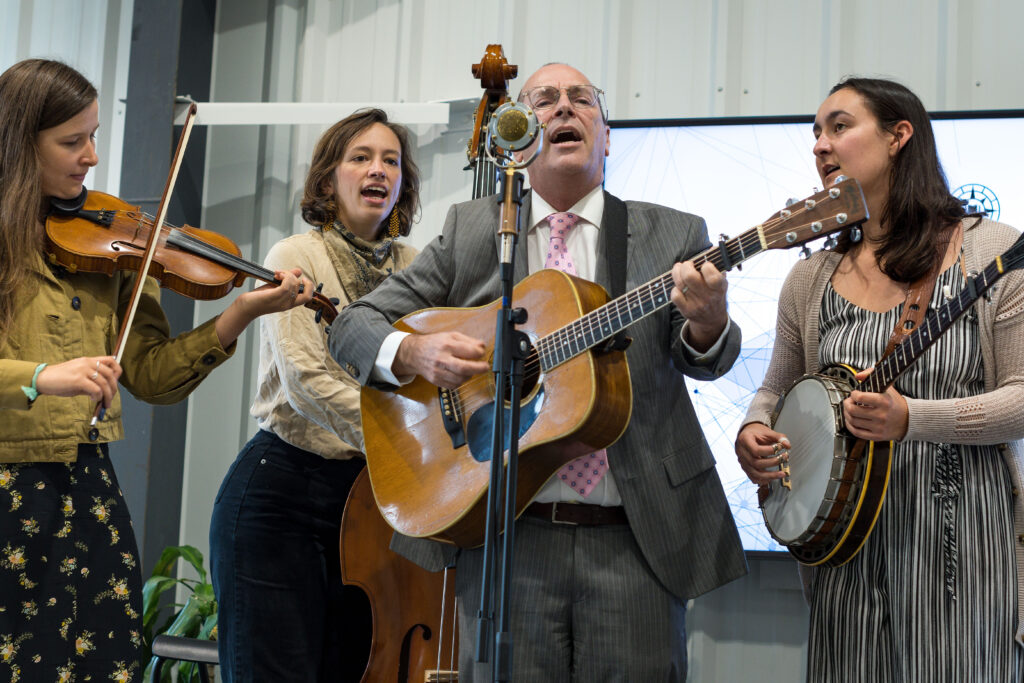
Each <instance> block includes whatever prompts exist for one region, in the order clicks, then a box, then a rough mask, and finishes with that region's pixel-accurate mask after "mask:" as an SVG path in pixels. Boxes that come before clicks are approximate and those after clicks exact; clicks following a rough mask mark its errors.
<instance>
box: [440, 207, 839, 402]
mask: <svg viewBox="0 0 1024 683" xmlns="http://www.w3.org/2000/svg"><path fill="white" fill-rule="evenodd" d="M823 201H824V200H823ZM822 205H823V202H819V203H818V205H817V206H816V207H815V209H813V211H814V212H815V213H818V212H820V210H821V209H820V207H821V206H822ZM808 211H812V210H811V209H807V208H806V203H801V204H800V207H799V208H797V209H795V210H792V209H791V210H790V215H789V216H786V217H785V218H783V217H781V216H780V217H775V216H773V217H772V218H769V219H768V220H767V221H765V222H764V223H763V224H761V225H760V226H758V227H755V228H752V229H750V230H747V231H745V232H744V233H741V234H740V235H738V236H736V237H734V238H732V239H729V240H725V246H726V249H725V251H726V253H727V254H728V255H729V262H730V263H731V264H738V263H741V262H743V261H745V260H747V259H748V258H750V257H752V256H756V255H757V254H759V253H761V252H762V251H766V250H767V249H773V248H778V245H780V244H782V242H783V241H785V240H786V237H785V236H786V234H787V233H788V232H791V230H785V229H783V230H779V229H778V226H779V224H783V225H785V224H788V223H790V222H793V221H794V219H796V218H797V217H799V216H802V214H804V213H807V212H808ZM834 219H835V216H832V217H830V218H828V219H824V220H834ZM824 220H823V221H822V222H824ZM806 225H810V224H809V223H807V224H806ZM837 227H841V226H837ZM758 229H760V230H761V234H763V235H764V240H765V245H766V247H764V248H762V247H761V239H760V236H759V235H758V232H757V231H758ZM835 231H836V230H835V229H833V230H830V231H828V232H822V233H821V234H820V235H815V236H814V237H812V238H810V239H803V240H794V241H793V242H789V243H787V244H785V245H784V246H785V248H789V247H795V246H799V245H801V244H803V243H804V242H807V241H810V240H811V239H817V238H818V237H824V236H826V235H827V234H830V233H831V232H835ZM744 247H746V248H744ZM720 256H721V247H720V246H719V247H712V248H711V249H708V250H707V251H705V252H702V253H701V254H698V255H697V256H695V257H694V258H692V259H690V261H691V262H693V263H694V264H695V265H697V266H698V267H699V266H701V265H703V264H704V263H707V262H708V261H716V260H717V262H716V264H715V265H716V266H718V265H719V264H721V265H724V261H723V260H722V259H721V258H720ZM716 257H718V258H717V259H716ZM671 282H672V273H671V271H669V272H668V273H665V274H662V275H660V276H658V277H656V278H654V279H652V280H650V281H649V282H647V283H645V284H643V285H640V286H639V287H637V288H635V289H634V290H632V291H631V292H628V293H626V294H623V295H622V296H619V297H617V298H616V299H614V300H612V301H610V302H608V303H606V304H604V305H602V306H600V307H599V308H597V309H594V310H593V311H590V312H588V313H586V314H585V315H583V316H582V317H580V318H578V319H577V320H575V321H573V322H572V323H570V324H568V325H566V326H564V327H562V328H560V329H558V330H555V331H553V332H551V333H550V334H547V335H545V336H544V337H542V338H541V339H539V340H537V342H536V343H535V344H534V348H535V349H537V352H536V353H535V354H532V355H531V358H530V359H529V360H527V361H526V363H525V364H524V374H526V375H527V376H530V375H531V374H539V372H538V367H537V366H538V365H541V364H542V357H543V356H549V355H551V354H552V349H556V348H565V347H566V346H567V345H569V344H571V343H572V342H573V341H574V340H577V341H578V340H579V339H580V336H581V334H580V333H577V334H571V330H572V329H576V328H582V327H584V326H589V328H588V329H589V330H591V331H593V330H594V329H595V325H594V324H593V321H595V320H597V319H600V318H601V317H602V316H603V317H605V318H608V317H609V316H608V314H607V312H608V311H610V310H612V309H616V310H621V307H622V305H623V304H626V305H627V306H628V305H629V302H630V301H635V302H636V303H635V304H634V307H635V306H636V305H639V307H640V308H641V309H643V308H645V307H646V306H652V305H654V303H655V301H656V299H657V296H658V295H657V294H656V293H655V292H654V289H653V288H654V287H657V286H659V285H660V287H661V289H662V291H665V290H666V288H668V291H671V287H670V286H669V283H671ZM631 295H632V296H631ZM662 296H664V295H662ZM667 301H668V300H667V299H666V300H665V301H662V302H660V303H659V304H658V305H657V306H655V307H653V308H652V309H651V310H649V311H646V312H644V313H643V315H641V316H640V317H639V318H633V319H631V320H630V322H629V323H628V324H627V325H626V326H628V325H632V324H633V323H635V322H636V321H638V320H641V319H643V318H644V317H647V316H648V315H650V314H652V313H654V312H655V311H656V310H658V309H660V308H661V307H663V306H664V305H666V303H667ZM627 310H628V308H627ZM617 317H618V318H619V319H620V321H621V313H619V314H618V315H617ZM626 326H623V327H622V328H620V329H624V328H625V327H626ZM610 336H612V335H610V334H609V335H608V337H610ZM605 338H607V337H605ZM596 343H597V342H595V343H594V344H589V345H587V346H585V347H583V348H579V344H577V350H576V351H575V352H574V353H571V354H570V355H569V356H568V357H566V358H563V359H562V360H561V361H559V362H558V363H555V364H553V365H551V366H550V367H549V368H548V369H549V370H551V369H554V368H555V367H558V365H561V364H562V363H564V362H566V361H568V360H570V359H571V358H574V357H575V356H577V355H579V354H580V353H582V352H583V351H585V350H588V349H589V348H592V346H594V345H595V344H596ZM492 379H493V378H492V376H491V375H489V374H482V375H478V376H476V377H473V378H471V379H469V380H467V381H466V382H464V383H463V384H461V385H460V386H459V387H458V388H456V389H454V390H452V391H451V393H450V396H451V399H452V404H453V407H454V408H455V410H456V412H457V414H459V415H466V414H468V413H471V412H475V411H476V410H478V409H479V408H482V407H483V406H485V405H487V404H489V403H491V402H492V401H493V396H480V398H479V399H477V401H476V402H472V401H471V400H470V397H473V396H476V395H477V394H478V393H479V392H478V389H481V388H484V387H486V386H487V385H493V381H492ZM467 395H468V396H467Z"/></svg>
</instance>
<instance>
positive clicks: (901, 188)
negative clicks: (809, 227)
mask: <svg viewBox="0 0 1024 683" xmlns="http://www.w3.org/2000/svg"><path fill="white" fill-rule="evenodd" d="M814 135H815V138H816V139H817V142H816V144H815V145H814V155H815V158H816V161H817V168H818V173H819V175H820V177H821V180H822V182H823V183H825V184H826V186H828V185H831V183H833V182H834V181H835V179H836V178H837V176H839V175H840V174H846V175H847V176H850V177H853V178H856V179H857V180H858V181H859V182H860V184H861V186H862V188H863V190H864V197H865V199H866V202H867V206H868V210H869V212H870V216H871V218H870V219H869V220H868V221H867V222H866V223H865V224H864V226H863V239H862V240H861V241H860V242H854V241H852V240H851V239H850V238H849V236H846V237H844V239H842V240H840V243H839V247H838V248H837V249H836V250H835V251H834V252H819V253H817V254H815V255H814V256H813V257H811V258H810V259H808V260H807V261H802V262H800V263H798V264H797V265H796V266H795V267H794V268H793V270H792V272H790V274H789V277H788V278H787V279H786V283H785V285H784V287H783V290H782V294H781V296H780V301H779V315H778V332H777V334H776V339H775V348H774V350H773V353H772V360H771V364H770V366H769V369H768V372H767V375H766V376H765V380H764V384H763V385H762V387H761V389H760V390H759V391H758V392H757V395H756V396H755V398H754V401H753V403H752V405H751V407H750V410H749V411H748V413H747V417H746V425H745V426H744V427H743V429H742V430H741V431H740V433H739V436H738V437H737V440H736V453H737V455H738V456H739V460H740V464H741V466H742V467H743V469H744V471H745V472H746V474H747V476H748V477H749V478H750V479H751V480H752V481H753V482H755V483H757V484H766V483H767V482H769V481H771V480H772V479H777V478H781V477H782V476H783V473H782V472H780V471H778V466H779V464H780V462H782V461H784V460H785V459H786V458H787V453H786V449H787V448H789V447H793V448H795V447H796V444H795V443H794V444H790V443H789V440H788V439H787V435H785V434H781V433H779V432H776V431H773V430H772V429H770V428H769V426H768V425H769V424H771V418H770V415H771V412H772V410H773V407H774V405H775V402H776V401H777V399H778V398H779V396H780V394H782V393H783V392H784V391H786V390H787V389H788V388H789V386H790V385H791V384H792V383H793V382H794V381H795V380H797V379H798V378H799V377H800V376H801V375H802V374H804V373H814V372H818V371H819V369H820V368H823V367H825V366H826V365H828V364H831V363H843V364H846V365H848V366H851V367H854V368H858V369H860V368H871V367H872V366H874V364H875V363H876V362H877V361H878V360H879V359H880V358H881V356H882V352H883V350H884V349H885V347H886V340H887V338H888V337H889V335H890V333H891V330H892V329H893V328H894V326H895V325H896V322H897V320H898V319H899V318H900V315H901V309H902V307H903V305H904V301H905V299H906V298H907V290H908V288H909V287H910V284H911V283H913V282H915V281H917V280H918V279H919V278H922V276H926V275H927V274H928V273H929V271H930V272H932V273H935V274H936V278H937V279H936V281H935V285H934V291H933V292H932V295H931V299H930V302H929V304H928V306H929V307H931V308H938V307H940V306H942V305H943V304H945V303H946V301H947V300H948V299H952V298H953V297H955V296H957V295H958V294H959V293H960V292H961V291H963V290H964V289H965V288H968V287H969V285H968V280H967V275H968V274H970V273H976V272H979V271H981V270H982V269H984V268H985V267H986V266H987V265H988V264H989V263H990V262H991V261H992V260H993V259H994V258H995V257H996V256H998V255H999V254H1001V253H1002V252H1004V251H1006V250H1007V249H1008V247H1010V245H1011V244H1013V242H1014V240H1015V239H1016V238H1017V236H1018V232H1017V231H1016V230H1015V229H1013V228H1011V227H1009V226H1007V225H1003V224H1001V223H996V222H994V221H991V220H988V219H986V218H981V217H978V216H966V215H965V211H964V208H963V206H962V205H961V203H960V202H959V201H958V200H957V199H956V198H955V197H953V196H952V195H951V194H950V192H949V189H948V186H947V185H946V178H945V176H944V174H943V172H942V167H941V165H940V163H939V159H938V154H937V153H936V148H935V141H934V137H933V135H932V129H931V123H930V121H929V119H928V115H927V113H926V112H925V109H924V106H923V105H922V104H921V101H920V100H919V99H918V98H917V96H915V95H914V94H913V93H912V92H911V91H910V90H908V89H907V88H905V87H904V86H902V85H900V84H898V83H894V82H892V81H889V80H884V79H873V78H850V79H846V80H844V81H842V82H840V83H839V84H838V85H836V86H835V87H834V88H833V89H832V91H831V93H830V94H829V96H828V98H827V99H826V100H825V101H824V102H823V103H822V105H821V107H820V108H819V109H818V112H817V116H816V117H815V120H814ZM1022 279H1024V278H1022V276H1021V272H1020V271H1014V272H1009V273H1008V274H1007V275H1006V277H1005V278H1003V279H1002V280H1001V281H1000V282H999V283H998V284H997V286H996V287H993V289H991V290H989V292H990V294H991V298H990V299H989V300H985V299H981V300H979V301H978V302H977V303H976V304H975V305H974V306H973V307H972V308H971V310H970V311H969V312H968V313H967V315H965V316H963V317H961V318H959V320H957V321H956V322H955V323H953V324H952V325H951V326H950V327H949V329H948V330H946V332H945V333H944V334H943V335H942V336H941V337H939V339H938V340H937V341H936V342H935V344H934V345H933V346H932V347H931V348H929V349H928V351H927V353H926V354H925V355H924V356H922V357H921V358H920V359H919V360H917V362H916V363H915V364H914V365H912V366H910V367H909V369H908V370H907V371H906V372H905V373H903V374H902V375H901V376H900V378H899V379H898V380H897V382H896V384H895V386H894V387H892V388H889V389H888V390H886V391H885V392H883V393H875V392H867V391H857V390H854V391H852V392H851V393H850V396H849V397H848V398H846V399H845V400H844V401H843V402H842V412H843V415H844V417H845V424H846V428H847V429H848V430H849V432H850V433H851V434H853V435H854V436H856V437H858V438H861V439H867V440H871V441H876V442H879V441H881V442H886V441H895V442H896V443H895V445H894V450H893V454H892V461H891V473H890V479H889V485H888V490H887V493H886V498H885V501H884V504H883V505H882V506H881V510H880V513H879V516H878V520H877V522H876V525H875V527H874V530H873V531H872V533H871V535H870V536H868V538H867V540H866V541H865V543H864V546H863V548H862V549H861V550H860V552H859V553H858V554H857V555H855V556H854V557H853V559H852V560H850V561H849V562H847V563H846V564H842V565H841V566H838V567H822V568H816V569H814V570H811V571H809V572H808V573H807V575H805V579H806V580H807V583H808V588H809V597H810V607H811V624H810V641H809V646H808V676H807V679H808V680H809V681H816V682H817V681H948V682H953V681H968V680H970V681H993V682H994V681H1005V682H1007V683H1008V682H1009V681H1020V680H1022V678H1024V646H1022V644H1021V643H1024V641H1022V640H1021V638H1022V636H1024V625H1022V624H1024V622H1022V621H1021V612H1020V610H1021V608H1022V605H1021V604H1020V603H1019V598H1018V596H1019V595H1022V594H1024V593H1022V592H1021V590H1020V586H1021V580H1022V578H1024V577H1022V575H1021V571H1022V570H1024V549H1022V543H1021V540H1020V539H1024V535H1020V534H1021V532H1022V531H1024V527H1022V525H1024V508H1022V506H1021V496H1020V488H1021V482H1022V479H1021V477H1022V473H1024V457H1021V456H1020V455H1015V454H1014V453H1015V452H1016V453H1020V451H1019V450H1016V446H1019V445H1020V444H1019V443H1018V444H1011V445H1009V446H1008V445H1006V443H1007V442H1012V441H1014V440H1019V439H1021V438H1022V437H1024V421H1022V420H1021V403H1022V401H1024V343H1022V342H1024V286H1022ZM867 373H868V371H862V372H861V373H860V374H858V375H857V379H858V380H863V379H865V378H866V377H867ZM780 451H781V452H780ZM1015 635H1016V640H1017V642H1015Z"/></svg>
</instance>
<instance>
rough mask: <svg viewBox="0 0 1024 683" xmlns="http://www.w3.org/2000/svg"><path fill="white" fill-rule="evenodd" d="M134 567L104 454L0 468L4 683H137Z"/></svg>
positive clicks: (137, 578) (84, 448) (133, 550)
mask: <svg viewBox="0 0 1024 683" xmlns="http://www.w3.org/2000/svg"><path fill="white" fill-rule="evenodd" d="M138 563H139V561H138V548H137V546H136V542H135V534H134V533H133V531H132V527H131V520H130V519H129V517H128V507H127V506H126V505H125V502H124V497H123V496H122V495H121V490H120V488H119V487H118V484H117V479H116V477H115V476H114V469H113V467H112V465H111V462H110V460H109V458H108V457H107V449H106V446H105V445H100V446H96V445H81V446H79V449H78V460H77V461H76V462H74V463H13V464H5V463H0V682H3V683H6V681H12V682H14V681H32V682H35V681H39V682H40V683H48V682H49V681H55V682H71V681H76V682H78V681H139V680H141V679H142V672H141V669H140V665H139V661H138V659H139V654H140V649H141V644H142V641H141V625H142V618H141V612H142V576H141V573H140V569H139V566H138Z"/></svg>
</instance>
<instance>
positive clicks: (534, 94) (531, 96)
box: [519, 85, 604, 116]
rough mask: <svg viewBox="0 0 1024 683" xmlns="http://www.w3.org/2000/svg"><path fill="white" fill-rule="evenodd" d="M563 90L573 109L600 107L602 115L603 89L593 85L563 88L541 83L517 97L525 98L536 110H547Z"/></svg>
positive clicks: (555, 102)
mask: <svg viewBox="0 0 1024 683" xmlns="http://www.w3.org/2000/svg"><path fill="white" fill-rule="evenodd" d="M563 92H564V93H565V94H566V97H568V98H569V104H570V105H571V106H572V108H573V109H592V108H593V107H600V108H601V115H602V116H604V107H603V106H601V96H602V95H604V90H601V89H600V88H598V87H596V86H593V85H570V86H568V87H565V88H556V87H555V86H553V85H542V86H538V87H536V88H530V89H529V90H526V91H524V92H522V93H520V95H519V99H520V101H523V100H525V101H526V102H527V103H529V105H530V106H531V107H533V108H534V109H535V110H536V111H547V110H548V109H551V108H552V107H554V106H555V105H556V104H558V100H559V98H561V96H562V93H563Z"/></svg>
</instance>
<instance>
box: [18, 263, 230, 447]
mask: <svg viewBox="0 0 1024 683" xmlns="http://www.w3.org/2000/svg"><path fill="white" fill-rule="evenodd" d="M33 271H34V272H33V274H32V276H31V277H30V278H29V280H28V282H27V284H26V286H25V287H24V288H23V292H24V294H23V296H24V297H25V299H24V301H23V302H22V305H21V306H20V307H19V310H18V312H17V313H16V314H15V317H14V321H13V325H12V327H11V329H10V330H9V332H8V334H7V337H6V339H4V340H3V342H0V462H40V461H60V462H71V461H73V460H74V459H75V457H76V453H77V447H78V444H80V443H89V442H90V439H89V431H90V429H91V426H90V421H91V419H92V414H93V408H94V405H93V402H92V399H90V398H89V397H88V396H75V397H72V398H65V397H60V396H50V395H39V397H38V398H37V399H36V400H35V401H29V399H28V396H27V394H26V393H25V391H24V387H28V386H30V385H31V384H32V376H33V374H34V373H35V369H36V366H38V365H39V364H40V363H48V364H50V365H55V364H57V363H62V362H64V361H67V360H71V359H73V358H79V357H82V356H103V355H113V353H114V348H115V346H116V344H117V335H118V332H119V331H120V320H119V315H118V312H119V311H123V310H125V309H126V308H127V305H128V302H129V299H130V298H131V293H132V287H133V285H134V282H135V276H134V275H133V274H128V275H125V274H122V273H115V274H114V275H113V276H109V277H108V276H106V275H102V274H96V273H71V272H66V271H63V270H62V269H57V270H56V271H54V270H51V269H50V268H49V267H47V266H46V265H45V264H44V262H43V259H42V257H41V256H40V257H39V258H38V259H37V262H36V263H35V267H34V269H33ZM233 352H234V344H232V345H231V346H230V347H229V348H228V349H227V350H225V349H224V348H223V347H222V346H221V345H220V341H219V340H218V339H217V333H216V331H215V329H214V323H213V320H211V321H209V322H207V323H204V324H203V325H200V326H199V327H197V328H196V329H194V330H192V331H190V332H185V333H183V334H181V335H179V336H178V337H176V338H173V339H172V338H170V327H169V325H168V323H167V318H166V316H165V315H164V312H163V309H162V308H160V290H159V287H158V286H157V283H156V281H155V280H154V279H152V278H149V279H148V280H147V282H146V284H145V286H144V287H143V295H142V299H141V301H140V302H139V307H138V310H137V311H136V314H135V320H134V323H133V325H132V329H131V332H130V334H129V337H128V343H127V345H126V347H125V351H124V355H123V356H122V358H121V367H122V369H123V370H124V372H123V374H122V375H121V385H122V387H123V388H126V389H128V391H130V392H131V393H132V395H133V396H135V397H137V398H139V399H140V400H143V401H146V402H148V403H156V404H169V403H175V402H176V401H180V400H181V399H183V398H185V397H186V396H188V395H189V393H191V392H192V390H193V389H195V388H196V387H197V386H199V383H200V382H202V381H203V379H205V378H206V376H207V375H208V374H210V371H212V370H213V369H214V368H216V367H217V366H218V365H220V364H221V363H223V362H224V361H225V360H226V359H227V358H229V357H230V356H231V354H232V353H233ZM97 429H98V436H97V438H96V440H95V441H96V442H100V443H102V442H107V441H117V440H119V439H122V438H124V428H123V426H122V425H121V398H120V394H118V395H117V396H115V398H114V402H113V405H111V406H110V408H109V409H108V410H107V411H106V416H105V419H103V420H102V421H101V422H99V423H98V424H97Z"/></svg>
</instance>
